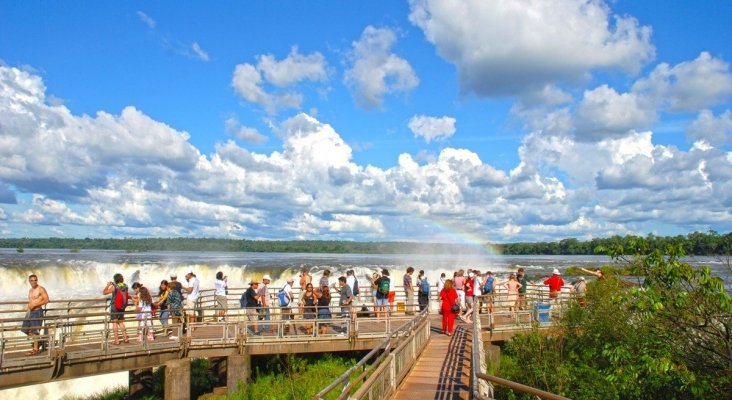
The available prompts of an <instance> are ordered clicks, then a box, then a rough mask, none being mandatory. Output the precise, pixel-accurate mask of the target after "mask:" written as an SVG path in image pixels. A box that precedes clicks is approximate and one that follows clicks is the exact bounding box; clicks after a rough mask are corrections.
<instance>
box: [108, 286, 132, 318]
mask: <svg viewBox="0 0 732 400" xmlns="http://www.w3.org/2000/svg"><path fill="white" fill-rule="evenodd" d="M129 300H130V294H129V292H128V291H127V285H125V284H124V283H123V284H122V286H120V285H115V286H114V292H112V308H114V311H124V310H125V308H127V302H128V301H129Z"/></svg>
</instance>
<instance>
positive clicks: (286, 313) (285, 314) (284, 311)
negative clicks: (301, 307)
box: [280, 307, 295, 321]
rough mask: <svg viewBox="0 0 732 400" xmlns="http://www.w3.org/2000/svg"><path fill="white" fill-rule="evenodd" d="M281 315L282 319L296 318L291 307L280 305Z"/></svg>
mask: <svg viewBox="0 0 732 400" xmlns="http://www.w3.org/2000/svg"><path fill="white" fill-rule="evenodd" d="M280 315H281V316H282V320H283V321H284V320H288V319H295V318H294V316H293V315H292V309H291V308H290V307H280Z"/></svg>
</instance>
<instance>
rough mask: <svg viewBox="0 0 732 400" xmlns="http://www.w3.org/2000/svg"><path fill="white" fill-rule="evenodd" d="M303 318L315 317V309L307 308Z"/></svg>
mask: <svg viewBox="0 0 732 400" xmlns="http://www.w3.org/2000/svg"><path fill="white" fill-rule="evenodd" d="M302 319H315V310H305V311H304V312H303V313H302Z"/></svg>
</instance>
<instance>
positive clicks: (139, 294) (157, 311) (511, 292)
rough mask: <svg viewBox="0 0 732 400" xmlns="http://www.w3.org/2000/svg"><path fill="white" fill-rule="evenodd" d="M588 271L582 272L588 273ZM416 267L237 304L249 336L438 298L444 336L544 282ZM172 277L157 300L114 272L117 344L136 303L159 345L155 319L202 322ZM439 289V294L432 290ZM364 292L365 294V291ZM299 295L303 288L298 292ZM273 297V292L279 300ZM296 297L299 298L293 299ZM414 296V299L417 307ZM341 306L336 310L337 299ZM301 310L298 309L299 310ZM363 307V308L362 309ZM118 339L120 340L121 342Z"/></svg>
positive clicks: (257, 288) (33, 318)
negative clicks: (278, 324)
mask: <svg viewBox="0 0 732 400" xmlns="http://www.w3.org/2000/svg"><path fill="white" fill-rule="evenodd" d="M583 270H584V269H583ZM584 271H585V272H587V273H588V274H591V275H595V276H597V277H598V278H599V279H603V278H604V276H603V275H602V271H601V270H600V269H597V270H595V271H590V270H584ZM552 272H553V273H552V275H551V276H550V277H548V278H547V279H546V280H544V281H543V285H546V286H548V289H549V298H550V299H555V298H557V297H558V296H559V293H560V292H561V290H562V287H563V286H564V280H563V279H562V277H561V273H560V272H559V270H557V269H554V270H553V271H552ZM414 273H415V269H414V268H413V267H407V268H406V270H405V272H404V275H403V276H402V280H401V287H399V286H398V285H397V284H395V283H396V282H395V281H393V279H392V277H391V275H390V273H389V271H388V270H387V269H383V270H381V271H380V272H374V273H373V274H372V275H371V277H370V279H369V280H368V282H364V284H363V285H359V282H358V279H357V277H356V275H355V273H354V271H353V270H348V271H347V272H346V275H344V276H340V277H338V278H337V279H335V280H334V281H333V282H331V271H330V270H324V271H323V273H322V276H321V278H320V279H319V281H318V283H317V286H316V285H313V276H312V275H311V274H310V271H309V270H308V269H303V270H302V271H301V273H300V275H299V287H297V288H296V287H295V279H294V277H289V278H286V280H285V283H284V284H283V286H282V287H281V288H280V289H279V290H278V291H276V292H275V291H274V290H271V288H270V284H271V283H272V278H271V277H270V276H269V275H264V276H263V277H262V279H261V282H260V281H259V280H257V279H251V280H250V281H249V282H248V285H247V286H248V287H247V289H246V290H245V291H244V292H243V293H242V294H241V297H240V299H239V305H240V307H241V308H242V309H244V315H245V316H246V318H247V320H249V321H250V322H251V327H252V328H253V331H252V333H253V334H255V335H260V334H261V333H262V332H266V333H271V332H272V329H273V326H272V325H271V322H270V321H271V320H272V317H273V311H274V310H276V311H277V312H276V314H277V315H279V318H280V319H281V320H286V321H291V320H294V319H295V315H299V316H300V318H301V319H302V320H331V319H333V316H334V312H335V314H336V316H337V317H339V318H344V319H348V318H356V316H357V315H362V316H372V317H377V318H384V317H386V316H388V315H391V314H392V313H393V312H395V311H399V312H401V311H403V312H404V313H405V314H406V315H413V314H414V313H415V312H417V311H419V312H421V311H423V310H425V309H428V308H429V304H430V301H431V300H432V301H438V302H439V306H438V307H437V309H438V312H440V313H441V314H442V331H443V333H444V334H446V335H452V334H453V332H454V325H455V320H456V319H460V320H462V321H464V322H466V323H471V322H472V318H475V315H476V314H478V313H480V312H483V311H487V312H493V307H494V304H495V302H496V299H495V296H496V292H498V291H500V292H501V293H502V294H501V298H500V303H501V304H502V305H503V306H505V307H507V308H508V310H509V312H512V313H516V312H517V311H518V310H522V309H525V308H527V303H526V301H527V300H526V292H527V288H528V286H529V285H530V284H534V285H539V284H542V282H535V283H530V282H529V281H528V279H527V276H526V273H525V270H524V268H518V270H517V271H516V272H515V273H510V274H508V276H507V277H506V278H505V279H504V280H499V279H498V278H497V277H496V276H494V275H493V274H492V272H491V271H487V272H485V273H481V272H480V271H478V270H473V269H468V270H467V271H465V270H463V269H460V270H458V271H455V272H454V273H453V276H452V277H450V278H448V277H447V276H446V274H445V273H442V274H441V275H440V277H439V279H438V280H437V281H436V282H435V283H434V285H433V284H432V283H431V282H429V280H428V278H427V276H426V274H425V272H424V271H419V272H418V274H417V276H416V279H415V277H414ZM177 278H178V277H177V275H176V274H175V273H173V274H171V275H170V280H165V279H163V280H162V281H160V284H159V286H158V290H157V294H156V295H155V297H153V294H152V293H151V291H150V290H149V289H148V288H147V287H146V286H144V285H143V284H142V283H140V282H134V283H133V284H132V286H131V287H129V288H128V286H127V284H126V283H125V282H124V277H123V276H122V274H119V273H118V274H115V275H114V277H113V278H112V280H111V281H109V282H107V284H106V285H105V286H104V288H103V290H102V293H103V294H104V295H107V296H110V307H109V308H110V317H109V318H110V322H111V325H112V332H111V334H112V335H111V341H112V343H113V344H120V343H128V342H129V338H128V336H127V331H126V329H125V325H124V323H125V316H126V311H127V307H128V305H130V306H134V311H135V313H134V314H135V318H136V320H137V324H138V330H137V332H138V335H137V340H138V341H142V340H143V337H144V338H145V339H146V340H147V341H153V340H155V336H154V334H153V329H152V325H153V319H154V318H157V319H158V320H159V323H160V325H161V331H162V335H164V336H169V337H170V338H171V339H177V338H176V336H175V332H176V331H175V330H174V329H171V324H176V325H179V324H180V325H183V326H184V327H185V329H190V330H191V331H192V330H193V329H194V327H193V325H191V324H192V323H194V322H196V321H198V320H200V318H201V312H202V307H201V305H200V304H199V302H198V300H199V297H200V296H201V283H200V281H199V279H198V278H197V277H196V274H195V273H194V272H193V271H188V272H187V273H186V275H185V285H184V284H183V282H179V281H178V279H177ZM29 282H30V285H31V289H30V292H29V295H28V313H27V315H26V319H25V321H24V322H23V332H24V333H26V334H28V335H29V336H31V337H33V338H34V344H33V348H32V350H31V351H30V352H29V353H28V354H29V355H33V354H36V353H38V352H39V345H40V344H39V343H40V341H39V340H38V335H39V327H40V325H41V324H42V319H43V312H44V311H43V310H44V306H45V305H46V304H47V303H48V301H49V299H48V293H47V292H46V290H45V289H44V288H43V287H42V286H40V285H38V278H37V277H36V275H31V276H30V277H29ZM435 286H436V289H437V290H436V291H434V290H433V288H434V287H435ZM228 287H229V286H228V278H227V276H225V275H224V273H223V272H221V271H219V272H218V273H217V274H216V279H215V281H214V282H213V288H214V293H213V304H214V308H215V314H214V318H215V319H216V320H217V321H226V319H227V315H228V309H229V290H228ZM362 289H363V291H362ZM399 289H401V290H403V291H404V298H405V300H406V301H405V302H404V303H401V302H400V303H399V304H397V307H396V308H395V307H394V303H395V299H396V293H397V290H399ZM296 290H299V292H298V291H296ZM572 291H574V292H576V293H577V297H578V301H579V302H580V304H582V305H584V293H585V291H586V285H585V280H584V278H582V277H581V278H579V280H577V281H576V282H574V283H573V285H572ZM275 293H276V295H275ZM296 293H298V294H296ZM415 295H416V299H417V301H416V302H415ZM336 298H337V299H338V305H337V306H336V307H334V306H333V304H332V302H333V300H334V299H336ZM477 298H481V299H482V300H483V301H482V302H481V303H482V304H483V305H484V307H485V309H484V310H476V305H477V304H481V303H478V302H477V301H476V299H477ZM294 306H296V308H294ZM359 307H360V309H359ZM327 326H328V325H326V324H324V323H320V324H319V327H320V329H321V332H320V333H324V332H323V330H324V329H327ZM283 329H284V330H285V333H289V332H290V330H291V329H295V328H294V327H293V326H291V325H290V324H286V325H285V326H284V327H283ZM304 329H305V331H306V333H307V334H313V332H314V329H315V324H314V323H309V324H305V328H304ZM120 336H121V340H120Z"/></svg>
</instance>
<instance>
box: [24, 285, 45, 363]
mask: <svg viewBox="0 0 732 400" xmlns="http://www.w3.org/2000/svg"><path fill="white" fill-rule="evenodd" d="M28 283H29V284H30V286H31V288H30V290H29V291H28V313H27V314H26V319H25V321H23V326H22V327H21V330H22V332H23V333H25V334H26V335H28V336H30V337H32V338H33V348H32V350H31V351H29V352H27V353H26V354H25V355H26V356H32V355H36V354H38V353H39V352H40V349H39V346H40V344H39V343H40V341H39V336H40V334H41V325H43V314H44V310H43V307H44V306H45V305H46V304H48V301H49V300H48V292H46V289H45V288H44V287H43V286H41V285H39V284H38V276H36V275H35V274H33V275H31V276H29V277H28Z"/></svg>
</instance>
